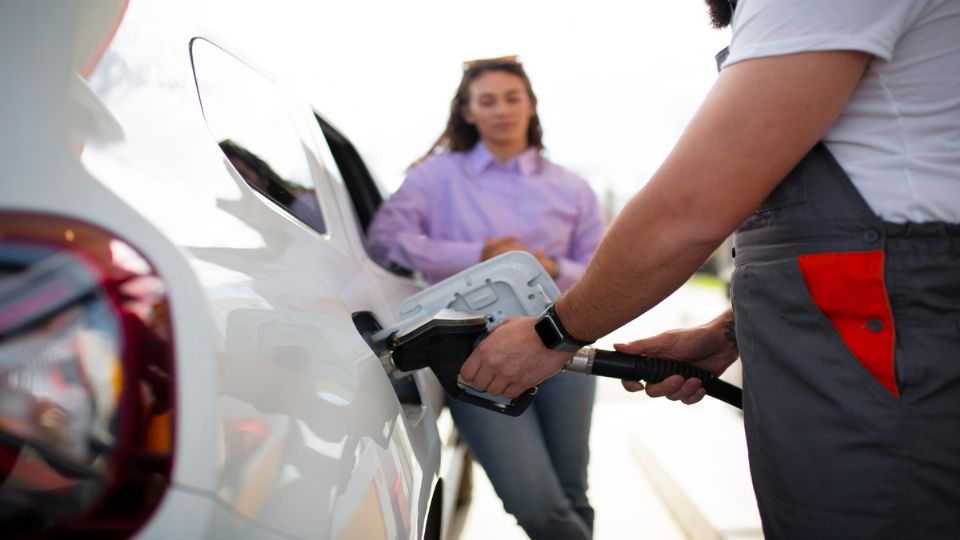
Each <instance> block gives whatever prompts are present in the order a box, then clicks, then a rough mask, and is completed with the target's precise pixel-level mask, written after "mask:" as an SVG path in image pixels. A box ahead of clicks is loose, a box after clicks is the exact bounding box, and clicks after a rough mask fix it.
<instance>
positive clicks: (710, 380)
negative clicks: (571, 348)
mask: <svg viewBox="0 0 960 540" xmlns="http://www.w3.org/2000/svg"><path fill="white" fill-rule="evenodd" d="M586 350H587V351H589V349H586ZM582 351H583V350H582ZM580 354H581V353H578V356H580ZM587 355H588V356H589V353H587ZM592 356H593V358H592V359H587V358H585V359H584V360H585V362H584V363H583V364H581V365H580V366H577V365H576V363H577V357H574V360H571V362H570V363H569V364H567V370H568V371H578V372H581V373H587V374H590V375H599V376H602V377H612V378H614V379H624V380H630V381H639V380H643V381H646V382H647V383H658V382H661V381H663V380H664V379H666V378H667V377H669V376H671V375H682V376H683V377H684V378H687V379H690V378H693V377H696V378H698V379H700V381H701V383H702V384H703V387H704V388H705V389H706V391H707V395H708V396H711V397H714V398H716V399H719V400H720V401H723V402H725V403H729V404H730V405H733V406H734V407H736V408H738V409H743V392H742V391H741V390H740V388H737V387H736V386H734V385H732V384H730V383H728V382H727V381H723V380H720V379H718V378H717V376H716V375H714V374H713V373H710V372H709V371H706V370H703V369H700V368H696V367H693V366H691V365H690V364H688V363H686V362H679V361H677V360H668V359H666V358H659V357H656V356H644V355H634V354H626V353H621V352H617V351H605V350H602V349H593V350H592Z"/></svg>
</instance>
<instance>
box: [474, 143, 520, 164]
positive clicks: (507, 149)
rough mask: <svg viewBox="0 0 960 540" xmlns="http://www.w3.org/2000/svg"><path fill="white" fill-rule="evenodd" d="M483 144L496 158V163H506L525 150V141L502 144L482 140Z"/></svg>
mask: <svg viewBox="0 0 960 540" xmlns="http://www.w3.org/2000/svg"><path fill="white" fill-rule="evenodd" d="M483 144H484V145H485V146H486V147H487V150H489V151H490V153H491V154H493V158H494V159H496V160H497V162H498V163H506V162H508V161H510V160H511V159H513V158H515V157H517V156H519V155H520V154H522V153H524V152H525V151H526V150H527V141H517V142H511V143H502V144H498V143H494V142H491V141H483Z"/></svg>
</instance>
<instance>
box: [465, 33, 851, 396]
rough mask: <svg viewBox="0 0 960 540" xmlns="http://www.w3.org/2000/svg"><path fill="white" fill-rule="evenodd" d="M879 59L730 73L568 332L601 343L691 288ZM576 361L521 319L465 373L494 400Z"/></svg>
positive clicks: (641, 203) (785, 60)
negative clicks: (551, 349) (505, 346)
mask: <svg viewBox="0 0 960 540" xmlns="http://www.w3.org/2000/svg"><path fill="white" fill-rule="evenodd" d="M869 59H870V56H869V55H867V54H866V53H860V52H852V51H828V52H813V53H801V54H794V55H786V56H777V57H769V58H758V59H754V60H749V61H745V62H742V63H739V64H735V65H733V66H730V67H727V68H726V69H724V70H723V72H721V74H720V76H719V77H718V78H717V82H716V83H715V84H714V86H713V88H712V89H711V91H710V93H709V94H708V96H707V98H706V99H705V100H704V103H703V104H702V106H701V107H700V109H699V110H698V111H697V113H696V115H694V117H693V119H692V120H691V121H690V124H689V125H688V126H687V129H686V130H685V131H684V133H683V135H682V136H681V137H680V140H679V141H678V142H677V144H676V146H675V147H674V149H673V150H672V151H671V153H670V155H669V156H668V157H667V159H666V161H665V162H664V163H663V164H662V165H661V166H660V168H659V169H658V170H657V172H656V173H655V174H654V176H653V178H651V179H650V181H649V182H648V184H647V185H646V186H645V187H644V188H643V189H642V190H641V191H640V192H639V193H638V194H637V195H636V196H634V197H633V199H631V201H630V202H629V203H628V204H627V206H626V207H625V208H624V209H623V210H622V211H621V212H620V214H619V216H618V217H617V219H616V220H615V221H614V223H613V225H612V226H611V227H610V230H609V231H608V232H607V234H606V236H605V237H604V239H603V241H602V242H601V244H600V248H599V249H598V250H597V252H596V254H595V255H594V258H593V260H592V261H591V263H590V266H589V267H588V268H587V270H586V272H585V273H584V275H583V276H582V277H581V279H580V281H578V282H577V284H576V285H574V286H573V288H571V289H570V290H569V291H567V293H565V294H564V295H563V296H562V297H561V298H560V300H558V301H557V313H558V315H559V317H560V319H561V320H562V321H563V324H564V326H565V327H566V328H567V330H568V331H569V332H570V333H571V334H572V335H574V336H575V337H577V338H580V339H584V340H592V339H596V338H599V337H601V336H603V335H605V334H607V333H609V332H610V331H612V330H614V329H615V328H618V327H619V326H622V325H623V324H625V323H626V322H628V321H630V320H632V319H634V318H636V317H637V316H639V315H640V314H642V313H644V312H645V311H647V310H648V309H650V308H651V307H653V306H654V305H656V304H657V303H658V302H660V301H661V300H663V299H664V298H665V297H666V296H667V295H669V294H670V293H671V292H673V291H674V290H676V289H677V288H678V287H679V286H680V285H681V284H683V282H684V281H686V279H687V278H688V277H689V276H690V275H691V274H692V273H693V272H694V271H695V270H696V269H697V268H698V267H699V266H700V264H702V262H703V261H704V260H706V258H707V257H708V256H709V255H710V253H711V252H712V251H713V250H714V249H715V248H716V247H717V246H718V245H719V244H720V243H721V242H722V241H723V239H724V238H726V237H727V236H729V235H730V234H731V233H732V232H733V231H734V229H736V227H737V226H738V225H739V224H740V223H742V222H743V221H744V220H745V219H746V218H747V217H748V216H749V215H750V214H751V213H752V212H753V211H754V209H756V208H757V207H758V206H759V205H760V203H761V202H762V201H763V199H764V198H765V197H766V196H767V195H768V194H769V193H770V192H771V191H772V190H773V189H774V188H775V187H776V185H777V184H778V183H779V182H780V180H781V179H783V178H784V177H785V176H786V175H787V173H788V172H789V171H790V170H791V169H792V168H793V167H794V166H795V165H796V164H797V163H798V162H799V161H800V159H801V158H802V157H803V156H804V155H805V154H806V153H807V152H808V151H809V150H810V149H811V148H812V147H813V146H814V145H815V144H816V143H817V141H819V140H820V139H821V138H822V137H823V135H824V134H825V133H826V132H827V130H828V129H829V128H830V126H831V125H832V124H833V122H834V121H835V120H836V119H837V117H838V116H839V114H840V111H841V110H842V109H843V106H844V104H845V103H846V102H847V99H849V97H850V95H851V94H852V93H853V90H854V89H855V88H856V86H857V83H858V82H859V80H860V78H861V76H862V74H863V71H864V69H865V67H866V65H867V62H868V61H869ZM507 333H516V334H522V335H518V336H513V337H508V336H507V335H506V334H507ZM498 334H504V335H503V336H502V339H503V340H504V342H505V343H506V342H510V343H513V344H523V343H526V345H524V346H523V348H522V349H519V350H511V351H504V350H501V347H500V346H499V343H500V339H501V338H500V337H498ZM523 335H525V337H526V339H523ZM567 358H569V354H567V355H557V354H547V351H546V350H545V349H544V348H543V347H542V346H540V343H539V340H538V339H537V337H536V334H535V332H534V331H533V324H532V321H526V322H523V321H520V322H518V324H511V325H506V326H504V327H503V328H501V329H498V330H497V331H495V332H494V333H493V334H492V335H491V336H490V337H488V338H487V339H485V340H484V341H483V342H482V343H481V345H480V346H479V347H477V350H476V351H475V352H474V354H473V355H471V357H470V358H469V359H468V360H467V362H466V363H465V364H464V366H463V369H462V371H461V373H462V374H463V376H464V378H465V379H467V380H468V381H469V380H473V379H474V378H477V379H478V380H479V381H482V382H486V383H487V385H486V386H484V387H485V388H487V390H488V391H490V392H492V393H502V394H504V395H507V396H517V395H519V394H520V393H521V392H522V391H524V390H525V389H527V388H529V387H531V386H533V385H535V384H538V383H539V382H540V381H542V380H543V379H544V378H546V377H549V376H550V375H552V374H553V373H556V371H558V370H559V369H560V368H561V367H562V365H563V362H565V361H566V359H567Z"/></svg>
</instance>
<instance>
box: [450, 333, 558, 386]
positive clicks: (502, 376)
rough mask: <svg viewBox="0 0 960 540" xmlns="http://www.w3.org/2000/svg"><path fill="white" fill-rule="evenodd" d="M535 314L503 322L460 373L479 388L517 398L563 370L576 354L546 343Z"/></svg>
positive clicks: (482, 342)
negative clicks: (551, 347) (536, 328)
mask: <svg viewBox="0 0 960 540" xmlns="http://www.w3.org/2000/svg"><path fill="white" fill-rule="evenodd" d="M535 323H536V319H535V318H533V317H512V318H509V319H507V320H506V321H504V322H503V324H501V325H500V326H499V327H497V328H496V329H495V330H494V331H493V332H491V333H490V335H489V336H487V338H486V339H484V340H483V341H481V342H480V345H479V346H477V348H476V349H474V351H473V353H472V354H471V355H470V357H469V358H467V361H466V362H464V363H463V367H461V368H460V375H461V376H462V377H463V378H464V380H466V381H467V382H469V383H470V384H471V385H472V386H473V387H474V388H477V389H478V390H485V391H487V392H489V393H491V394H494V395H498V396H500V395H502V396H507V397H509V398H515V397H517V396H519V395H520V394H522V393H523V392H524V391H525V390H527V389H528V388H533V387H534V386H536V385H538V384H540V383H541V382H542V381H543V380H544V379H546V378H548V377H550V376H551V375H554V374H555V373H557V372H558V371H560V370H561V369H562V368H563V366H564V365H565V364H566V363H567V361H568V360H570V359H571V358H573V353H565V352H560V351H554V350H552V349H548V348H546V347H544V346H543V342H541V341H540V337H539V336H537V332H536V330H534V328H533V326H534V324H535Z"/></svg>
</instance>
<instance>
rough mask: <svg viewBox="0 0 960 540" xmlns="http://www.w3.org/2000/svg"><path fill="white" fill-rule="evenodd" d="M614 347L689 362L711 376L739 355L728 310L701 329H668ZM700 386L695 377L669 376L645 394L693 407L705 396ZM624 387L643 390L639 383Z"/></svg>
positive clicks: (731, 315)
mask: <svg viewBox="0 0 960 540" xmlns="http://www.w3.org/2000/svg"><path fill="white" fill-rule="evenodd" d="M614 347H615V348H616V349H617V350H618V351H620V352H623V353H627V354H644V355H648V356H659V357H662V358H670V359H672V360H682V361H686V362H690V364H691V365H693V366H696V367H698V368H701V369H705V370H707V371H709V372H710V373H713V374H714V375H719V374H721V373H723V371H724V370H726V369H727V368H728V367H729V366H730V364H732V363H733V362H734V361H735V360H736V359H737V357H738V356H739V352H738V350H737V345H736V338H735V337H734V336H733V314H732V312H730V311H727V312H726V313H724V314H723V315H721V316H720V317H717V318H716V319H714V320H713V321H711V322H709V323H707V324H705V325H703V326H698V327H696V328H690V329H686V330H671V331H669V332H664V333H663V334H660V335H658V336H654V337H652V338H647V339H641V340H637V341H634V342H632V343H629V344H625V345H624V344H619V345H614ZM701 383H702V381H701V380H700V379H698V378H696V377H694V378H691V379H684V378H683V376H681V375H671V376H670V377H667V378H666V379H664V380H663V381H661V382H659V383H656V384H650V385H648V386H647V395H649V396H650V397H661V396H666V397H667V399H671V400H674V401H682V402H683V403H686V404H687V405H692V404H694V403H696V402H698V401H700V400H701V399H703V396H705V395H706V390H705V389H704V388H703V387H702V385H701ZM623 387H624V388H626V389H627V390H628V391H630V392H636V391H638V390H643V388H644V387H643V383H641V382H639V381H623Z"/></svg>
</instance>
